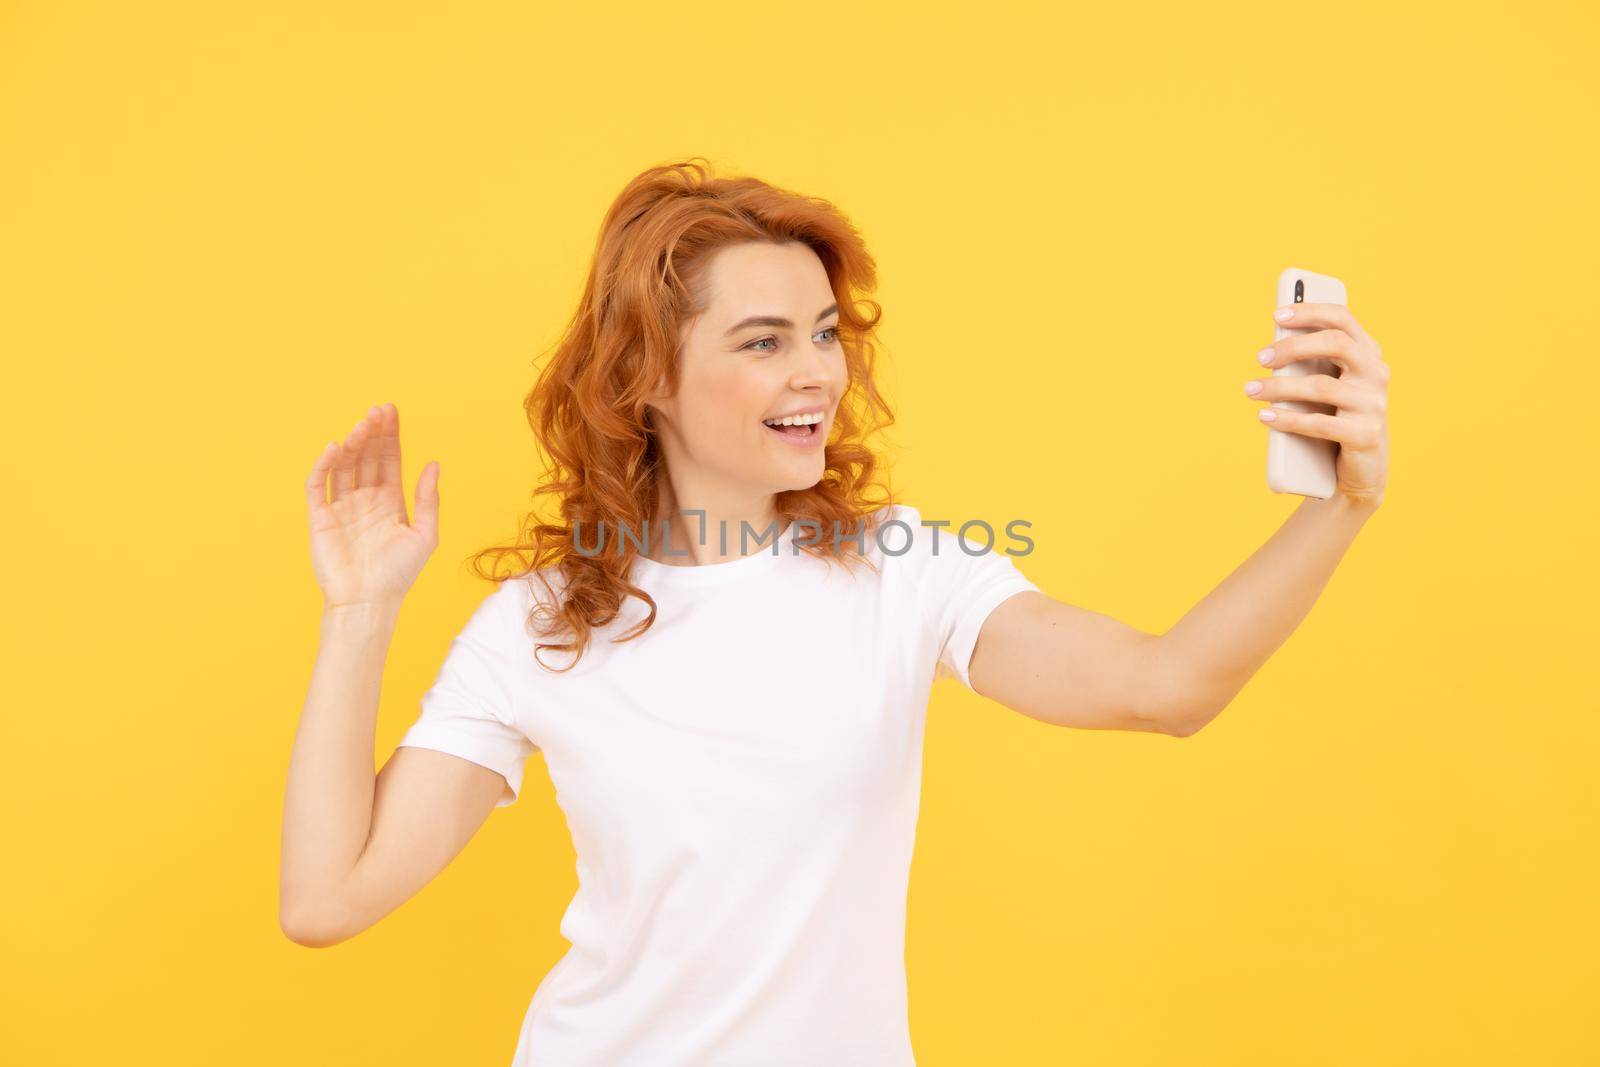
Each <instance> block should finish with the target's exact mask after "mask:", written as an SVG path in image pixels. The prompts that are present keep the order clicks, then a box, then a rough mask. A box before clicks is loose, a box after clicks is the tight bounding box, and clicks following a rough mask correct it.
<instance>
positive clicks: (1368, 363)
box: [1244, 304, 1389, 506]
mask: <svg viewBox="0 0 1600 1067" xmlns="http://www.w3.org/2000/svg"><path fill="white" fill-rule="evenodd" d="M1284 310H1288V311H1291V312H1292V313H1293V315H1292V317H1290V318H1288V319H1286V320H1282V321H1280V323H1279V324H1280V325H1282V326H1283V327H1284V328H1286V329H1296V330H1298V329H1305V328H1307V327H1310V328H1311V329H1312V332H1311V333H1303V334H1296V335H1295V336H1292V337H1285V338H1284V339H1283V340H1281V341H1276V342H1274V343H1273V344H1271V345H1269V346H1268V347H1266V348H1264V349H1262V350H1261V352H1260V354H1259V355H1258V356H1257V359H1258V360H1259V361H1260V363H1261V364H1262V365H1263V366H1264V367H1266V368H1267V369H1268V370H1272V369H1275V368H1277V367H1282V366H1284V365H1285V364H1288V363H1293V362H1295V361H1296V360H1301V359H1327V360H1331V361H1333V363H1334V364H1335V365H1336V366H1337V367H1338V368H1339V375H1338V377H1333V376H1330V375H1327V374H1308V375H1305V376H1304V377H1294V376H1288V375H1286V376H1282V377H1272V378H1262V379H1260V380H1258V381H1252V382H1248V383H1246V385H1245V387H1244V388H1245V394H1246V395H1247V396H1249V397H1250V398H1251V399H1253V400H1268V401H1271V400H1307V401H1311V402H1313V403H1318V404H1328V405H1330V406H1332V407H1333V408H1334V409H1335V414H1332V415H1319V414H1312V413H1309V412H1298V411H1284V410H1282V409H1280V408H1271V407H1268V408H1262V409H1261V412H1260V419H1261V424H1262V425H1263V426H1270V427H1272V428H1274V429H1278V430H1284V431H1287V432H1289V433H1298V434H1304V435H1305V436H1307V437H1321V438H1324V439H1326V440H1329V441H1337V442H1338V443H1339V456H1338V459H1337V461H1336V462H1335V470H1336V471H1337V483H1338V484H1337V487H1336V489H1335V492H1336V493H1337V494H1338V495H1340V496H1343V497H1346V498H1347V499H1349V500H1352V501H1355V502H1357V503H1362V504H1368V505H1372V506H1376V505H1378V504H1381V503H1383V490H1384V486H1385V485H1386V484H1387V483H1388V480H1389V364H1387V363H1385V362H1384V361H1383V352H1382V350H1381V349H1380V348H1379V347H1378V342H1377V341H1374V340H1373V339H1372V337H1371V336H1369V335H1368V333H1367V331H1366V330H1363V329H1362V328H1361V324H1360V323H1359V322H1357V321H1356V320H1355V316H1354V315H1351V314H1350V309H1349V308H1347V307H1345V306H1344V305H1343V304H1292V305H1290V306H1289V307H1288V308H1287V309H1284V308H1280V309H1279V311H1280V312H1281V311H1284ZM1274 317H1276V316H1274ZM1317 327H1323V328H1322V329H1317Z"/></svg>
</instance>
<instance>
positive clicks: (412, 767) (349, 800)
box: [279, 605, 506, 947]
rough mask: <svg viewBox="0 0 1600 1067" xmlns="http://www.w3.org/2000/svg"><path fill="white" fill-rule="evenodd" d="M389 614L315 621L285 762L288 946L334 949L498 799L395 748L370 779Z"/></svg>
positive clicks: (479, 782)
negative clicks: (317, 634)
mask: <svg viewBox="0 0 1600 1067" xmlns="http://www.w3.org/2000/svg"><path fill="white" fill-rule="evenodd" d="M397 615H398V605H396V606H394V607H392V608H379V607H374V608H372V609H370V610H362V609H359V608H357V609H346V610H340V609H330V610H325V611H324V612H323V618H322V643H321V645H320V646H319V648H318V652H317V662H316V666H315V668H314V669H313V671H312V679H311V687H310V691H309V693H308V694H307V697H306V703H305V708H304V709H303V711H302V712H301V716H300V727H299V730H298V732H297V733H296V735H295V742H294V748H293V750H292V753H291V755H290V759H289V780H288V788H287V790H286V793H285V797H284V815H283V855H282V865H281V882H280V888H279V911H280V914H279V923H280V925H281V926H282V928H283V931H284V933H285V935H287V936H288V937H289V939H290V940H292V941H295V942H296V943H298V944H302V945H307V946H312V947H323V946H327V945H333V944H337V943H338V942H340V941H343V940H346V939H348V938H350V937H353V936H355V935H356V934H358V933H360V932H361V931H362V930H365V929H367V928H368V927H370V926H372V925H373V924H374V923H376V922H377V921H378V920H379V919H381V918H383V917H384V916H385V915H387V914H389V913H390V912H391V911H393V910H394V909H395V908H397V907H399V906H400V905H401V904H402V903H404V902H405V901H406V900H408V899H409V898H410V897H411V896H413V895H414V894H415V893H416V892H417V891H418V890H419V889H421V888H422V887H423V886H425V885H427V884H428V882H430V881H432V880H433V878H434V877H435V876H437V875H438V874H439V872H440V871H441V870H443V869H444V868H445V866H446V865H448V864H449V862H450V861H451V860H452V859H454V858H455V857H456V856H457V855H459V854H460V852H461V850H462V849H463V848H465V847H466V844H467V842H468V841H469V840H471V838H472V836H473V835H474V834H475V833H477V831H478V829H479V828H480V827H481V826H482V825H483V823H484V822H485V820H487V819H488V817H489V815H490V813H491V812H492V811H493V810H494V805H495V802H496V801H497V800H499V799H500V797H501V795H502V794H503V793H504V792H505V789H506V781H505V779H504V778H502V777H500V775H498V774H496V773H495V772H494V771H491V770H489V769H487V768H485V767H480V766H478V765H477V764H475V763H470V762H468V761H466V760H463V759H459V758H457V757H455V756H451V755H447V754H445V753H442V752H434V751H431V750H428V749H417V748H399V749H396V750H395V752H394V755H392V756H391V757H390V758H389V761H388V762H387V763H386V764H385V765H384V767H383V770H382V772H381V773H378V774H376V775H374V773H373V764H374V758H375V755H376V753H375V749H374V734H375V732H376V719H377V709H378V694H379V689H380V685H381V681H382V672H383V663H384V659H385V656H386V655H387V653H388V647H389V639H390V636H391V635H392V633H393V631H394V625H395V619H396V617H397Z"/></svg>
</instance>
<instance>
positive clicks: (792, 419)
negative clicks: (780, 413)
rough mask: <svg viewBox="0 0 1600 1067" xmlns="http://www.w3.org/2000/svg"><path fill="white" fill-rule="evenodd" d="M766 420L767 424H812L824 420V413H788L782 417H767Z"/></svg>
mask: <svg viewBox="0 0 1600 1067" xmlns="http://www.w3.org/2000/svg"><path fill="white" fill-rule="evenodd" d="M765 421H766V425H768V426H810V425H811V424H813V423H817V422H821V421H822V413H821V412H817V413H814V414H811V415H788V416H785V417H784V418H781V419H767V420H765Z"/></svg>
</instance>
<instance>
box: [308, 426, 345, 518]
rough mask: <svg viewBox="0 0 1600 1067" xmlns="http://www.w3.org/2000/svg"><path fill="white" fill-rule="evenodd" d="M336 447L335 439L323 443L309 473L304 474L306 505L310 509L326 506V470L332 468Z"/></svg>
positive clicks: (337, 445) (337, 443) (337, 444)
mask: <svg viewBox="0 0 1600 1067" xmlns="http://www.w3.org/2000/svg"><path fill="white" fill-rule="evenodd" d="M338 449H339V442H337V441H329V442H328V443H327V444H325V445H323V446H322V453H321V454H320V455H318V456H317V461H316V462H315V463H313V464H312V465H311V473H310V474H308V475H306V505H307V506H308V507H309V508H310V509H311V510H312V511H316V510H317V509H318V508H325V507H327V506H328V472H329V471H331V470H332V469H333V460H334V457H335V456H336V455H338Z"/></svg>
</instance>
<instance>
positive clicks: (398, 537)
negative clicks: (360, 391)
mask: <svg viewBox="0 0 1600 1067" xmlns="http://www.w3.org/2000/svg"><path fill="white" fill-rule="evenodd" d="M330 476H331V491H330ZM306 505H307V508H308V515H309V519H310V525H311V565H312V567H313V569H315V571H316V575H317V584H318V585H319V586H321V587H322V595H323V599H324V602H325V604H324V606H325V607H343V606H350V605H359V604H377V603H384V602H390V603H393V602H398V601H399V600H401V599H402V598H403V597H404V596H405V594H406V591H407V590H408V589H410V588H411V584H412V583H413V582H415V581H416V580H417V575H418V574H420V573H422V566H423V564H425V563H426V562H427V561H428V557H429V556H430V555H432V554H433V550H434V548H435V547H437V546H438V543H439V464H438V462H437V461H435V462H432V463H429V464H428V465H427V466H426V467H424V468H423V469H422V474H421V476H420V477H418V479H417V497H416V506H417V519H416V522H415V523H412V522H408V521H407V520H406V497H405V492H404V491H403V490H402V489H401V486H400V412H399V411H398V410H397V409H396V408H395V406H394V405H393V404H385V405H383V406H382V407H381V408H380V407H372V408H369V409H368V410H367V416H366V418H364V419H362V420H361V421H360V422H358V423H356V425H355V428H354V429H352V430H351V431H350V433H349V435H348V436H346V437H345V439H344V444H343V445H342V446H341V445H340V444H339V443H338V442H335V441H329V442H328V444H327V446H326V447H325V448H323V450H322V455H320V456H318V457H317V462H316V464H315V465H314V466H313V467H312V468H311V474H310V475H309V476H308V477H307V478H306Z"/></svg>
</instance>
